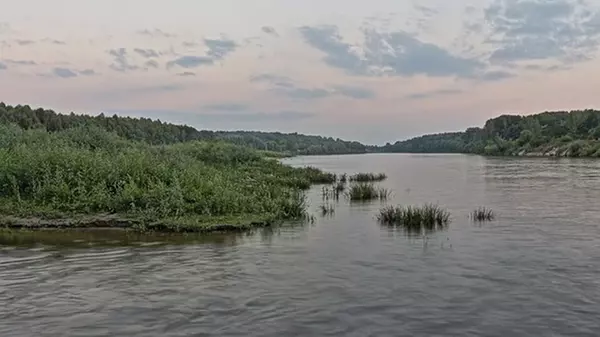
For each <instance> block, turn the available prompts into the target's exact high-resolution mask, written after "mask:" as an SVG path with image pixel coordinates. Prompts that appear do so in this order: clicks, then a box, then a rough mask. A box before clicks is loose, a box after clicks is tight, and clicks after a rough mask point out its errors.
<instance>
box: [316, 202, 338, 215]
mask: <svg viewBox="0 0 600 337" xmlns="http://www.w3.org/2000/svg"><path fill="white" fill-rule="evenodd" d="M319 211H320V213H321V216H327V215H330V216H331V215H333V214H334V213H335V208H334V207H333V205H331V204H323V205H320V206H319Z"/></svg>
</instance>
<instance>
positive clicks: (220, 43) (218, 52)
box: [204, 39, 238, 60]
mask: <svg viewBox="0 0 600 337" xmlns="http://www.w3.org/2000/svg"><path fill="white" fill-rule="evenodd" d="M204 44H205V45H206V46H207V47H208V52H207V53H206V54H207V55H208V56H210V57H212V58H213V59H215V60H222V59H224V58H225V57H226V56H227V55H228V54H230V53H232V52H234V51H235V50H236V48H237V47H238V45H237V43H235V42H234V41H232V40H228V39H222V40H219V39H204Z"/></svg>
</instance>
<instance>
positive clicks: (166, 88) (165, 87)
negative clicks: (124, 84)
mask: <svg viewBox="0 0 600 337" xmlns="http://www.w3.org/2000/svg"><path fill="white" fill-rule="evenodd" d="M183 89H185V87H184V86H183V85H181V84H161V85H150V86H145V87H138V88H133V89H129V90H127V91H128V92H130V93H144V94H146V93H156V92H173V91H179V90H183Z"/></svg>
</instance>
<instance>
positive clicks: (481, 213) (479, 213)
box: [471, 207, 496, 222]
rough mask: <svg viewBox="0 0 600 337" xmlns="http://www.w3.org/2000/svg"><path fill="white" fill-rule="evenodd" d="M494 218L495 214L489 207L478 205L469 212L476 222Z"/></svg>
mask: <svg viewBox="0 0 600 337" xmlns="http://www.w3.org/2000/svg"><path fill="white" fill-rule="evenodd" d="M495 218H496V214H495V213H494V211H492V210H491V209H489V208H486V207H479V208H477V209H476V210H474V211H473V212H471V219H473V220H474V221H478V222H484V221H492V220H494V219H495Z"/></svg>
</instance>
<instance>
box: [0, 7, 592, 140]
mask: <svg viewBox="0 0 600 337" xmlns="http://www.w3.org/2000/svg"><path fill="white" fill-rule="evenodd" d="M0 8H3V10H2V11H0V48H1V53H0V100H1V101H5V102H7V103H10V104H29V105H31V106H33V107H39V106H41V107H47V108H52V109H55V110H57V111H59V112H70V111H75V112H78V113H84V112H85V113H91V114H97V113H100V112H105V113H111V114H112V113H115V112H117V113H119V114H122V115H131V116H147V117H152V118H160V119H161V120H163V121H170V122H176V123H186V124H190V125H192V126H194V127H197V128H201V129H202V128H204V129H221V130H234V129H251V130H267V131H271V130H277V131H282V132H300V133H307V134H322V135H327V136H333V137H341V138H345V139H352V140H359V141H362V142H366V143H370V144H380V143H385V142H387V141H390V142H394V141H396V140H398V139H405V138H408V137H412V136H416V135H420V134H424V133H432V132H440V131H456V130H463V129H465V128H467V127H469V126H480V125H482V124H483V123H484V122H485V121H486V120H487V119H488V118H491V117H494V116H497V115H499V114H504V113H513V114H514V113H520V114H529V113H535V112H540V111H544V110H556V109H567V110H571V109H584V108H598V107H599V106H598V105H599V104H598V103H599V101H600V94H599V93H598V88H600V60H598V57H597V56H598V47H599V46H600V0H473V1H471V0H464V1H448V0H419V1H416V0H415V1H410V0H369V1H364V0H319V1H317V0H302V1H299V0H254V1H248V0H212V1H208V0H171V1H164V0H161V1H158V0H143V1H142V0H119V1H116V0H103V1H100V0H98V1H96V0H89V1H83V0H53V1H48V0H18V1H17V0H15V1H8V0H0Z"/></svg>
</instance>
